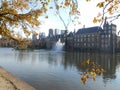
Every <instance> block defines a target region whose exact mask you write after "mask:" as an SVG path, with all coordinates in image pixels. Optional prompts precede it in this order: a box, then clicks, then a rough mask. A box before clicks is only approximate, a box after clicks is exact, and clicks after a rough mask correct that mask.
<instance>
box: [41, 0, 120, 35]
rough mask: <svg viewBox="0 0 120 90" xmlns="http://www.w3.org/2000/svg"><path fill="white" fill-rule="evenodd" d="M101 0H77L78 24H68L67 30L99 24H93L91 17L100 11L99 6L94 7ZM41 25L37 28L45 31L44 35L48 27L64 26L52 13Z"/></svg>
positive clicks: (62, 28) (59, 27)
mask: <svg viewBox="0 0 120 90" xmlns="http://www.w3.org/2000/svg"><path fill="white" fill-rule="evenodd" d="M100 1H102V0H91V2H86V1H85V0H79V10H80V13H81V16H80V22H81V24H80V25H77V26H76V27H74V26H73V25H70V26H69V31H74V28H76V31H77V30H78V29H79V28H82V27H83V26H84V25H85V27H92V26H99V25H100V23H97V24H94V23H93V18H94V17H95V16H97V14H98V12H100V11H101V9H100V8H97V7H96V4H97V3H98V2H100ZM48 14H51V13H50V12H48ZM43 22H44V23H43V25H41V26H40V28H39V30H40V32H45V33H46V35H47V34H48V30H49V28H52V29H56V28H57V29H60V30H64V26H63V23H62V22H61V21H60V19H59V18H58V17H57V16H53V15H52V14H51V15H50V17H49V18H48V19H47V20H45V21H43ZM118 22H120V20H116V21H115V22H113V23H115V24H119V23H118ZM117 29H118V30H119V25H117Z"/></svg>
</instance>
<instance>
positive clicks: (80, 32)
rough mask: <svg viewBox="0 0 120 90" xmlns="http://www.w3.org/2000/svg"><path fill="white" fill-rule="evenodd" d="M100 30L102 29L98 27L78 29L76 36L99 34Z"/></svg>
mask: <svg viewBox="0 0 120 90" xmlns="http://www.w3.org/2000/svg"><path fill="white" fill-rule="evenodd" d="M101 30H103V29H102V28H101V27H99V26H95V27H88V28H82V29H78V31H77V32H76V34H86V33H96V32H99V31H101Z"/></svg>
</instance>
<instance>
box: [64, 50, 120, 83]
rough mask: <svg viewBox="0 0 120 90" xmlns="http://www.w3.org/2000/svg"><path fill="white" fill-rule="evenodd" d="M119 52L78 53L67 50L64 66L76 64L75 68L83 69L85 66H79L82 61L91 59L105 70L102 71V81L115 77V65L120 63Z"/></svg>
mask: <svg viewBox="0 0 120 90" xmlns="http://www.w3.org/2000/svg"><path fill="white" fill-rule="evenodd" d="M119 58H120V54H109V53H80V52H69V53H65V61H64V66H65V67H66V68H67V66H76V68H77V70H79V71H84V70H85V68H83V67H81V66H80V63H81V62H82V61H86V60H88V59H89V60H91V61H94V62H95V63H97V64H99V65H101V66H102V67H103V68H104V69H105V70H106V72H105V73H103V79H104V82H107V81H106V80H109V79H115V78H116V67H117V66H118V65H119V64H120V60H119Z"/></svg>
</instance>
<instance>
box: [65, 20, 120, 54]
mask: <svg viewBox="0 0 120 90" xmlns="http://www.w3.org/2000/svg"><path fill="white" fill-rule="evenodd" d="M66 45H67V50H79V51H82V50H84V51H85V50H89V51H107V52H115V51H116V49H117V48H119V37H118V36H117V35H116V25H114V24H109V23H108V22H107V21H106V20H105V22H104V25H103V28H101V27H99V26H96V27H89V28H85V27H84V28H82V29H79V30H78V31H77V32H76V33H73V35H72V34H71V35H68V37H67V43H66Z"/></svg>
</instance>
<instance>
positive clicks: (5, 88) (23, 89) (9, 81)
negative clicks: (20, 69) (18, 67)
mask: <svg viewBox="0 0 120 90" xmlns="http://www.w3.org/2000/svg"><path fill="white" fill-rule="evenodd" d="M0 90H36V89H35V88H34V87H32V86H30V85H29V84H27V83H26V82H24V81H22V80H20V79H19V78H17V77H16V76H14V75H13V74H11V73H10V72H8V71H6V70H5V69H4V68H2V67H0Z"/></svg>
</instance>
